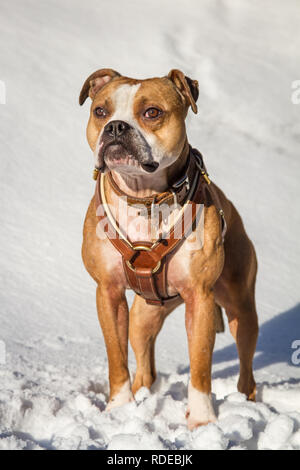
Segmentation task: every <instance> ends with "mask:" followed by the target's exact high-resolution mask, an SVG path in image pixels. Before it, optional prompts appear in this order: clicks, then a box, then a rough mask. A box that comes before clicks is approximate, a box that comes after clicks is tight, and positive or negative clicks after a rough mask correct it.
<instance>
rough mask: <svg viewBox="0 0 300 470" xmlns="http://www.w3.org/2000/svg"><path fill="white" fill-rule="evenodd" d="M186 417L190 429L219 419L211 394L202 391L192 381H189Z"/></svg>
mask: <svg viewBox="0 0 300 470" xmlns="http://www.w3.org/2000/svg"><path fill="white" fill-rule="evenodd" d="M185 417H186V419H187V426H188V428H189V430H190V431H192V430H193V429H195V428H197V427H198V426H204V425H206V424H208V423H214V422H215V421H216V420H217V418H216V415H215V412H214V409H213V405H212V399H211V395H210V394H207V393H203V392H200V391H199V390H197V389H195V388H194V387H193V386H192V384H191V383H189V394H188V408H187V412H186V415H185Z"/></svg>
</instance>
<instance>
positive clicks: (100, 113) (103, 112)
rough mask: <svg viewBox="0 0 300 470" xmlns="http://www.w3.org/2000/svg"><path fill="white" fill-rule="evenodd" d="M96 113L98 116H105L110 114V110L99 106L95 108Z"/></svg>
mask: <svg viewBox="0 0 300 470" xmlns="http://www.w3.org/2000/svg"><path fill="white" fill-rule="evenodd" d="M94 114H95V116H96V117H100V118H104V117H106V116H107V115H108V112H107V111H106V109H104V108H101V107H100V106H98V107H97V108H95V109H94Z"/></svg>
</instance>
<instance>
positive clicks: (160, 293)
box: [95, 148, 223, 305]
mask: <svg viewBox="0 0 300 470" xmlns="http://www.w3.org/2000/svg"><path fill="white" fill-rule="evenodd" d="M192 175H193V176H192ZM100 178H104V175H102V176H101V175H100V174H99V175H98V179H97V185H96V194H95V197H96V206H97V208H98V206H99V205H100V207H102V209H104V210H102V213H101V214H99V213H98V214H97V216H98V219H99V222H100V224H101V225H102V228H103V230H104V231H105V233H106V235H107V237H108V238H109V240H110V241H111V243H112V244H113V245H114V247H115V248H116V249H117V250H118V251H119V253H120V254H121V255H122V259H123V267H124V272H125V275H126V278H127V281H128V284H129V285H130V287H131V288H132V289H133V290H134V291H135V292H136V293H137V294H138V295H141V296H142V297H143V298H144V299H145V300H146V301H147V303H151V304H155V305H162V304H164V303H165V302H167V301H170V300H174V299H175V298H176V297H178V295H175V296H169V295H168V292H167V278H166V265H167V261H166V260H167V256H168V255H170V254H171V253H172V252H173V251H174V250H175V249H176V248H177V247H178V246H179V244H180V243H181V242H182V241H183V240H184V238H185V237H186V236H187V234H188V233H189V231H191V230H192V228H193V226H194V224H195V222H196V221H197V216H198V214H199V211H200V209H201V203H203V202H204V201H205V199H206V197H205V191H208V192H209V194H210V195H211V197H212V199H213V201H214V204H215V205H216V208H217V210H218V211H219V213H220V215H222V212H223V211H222V210H221V208H220V205H219V202H220V201H219V198H218V196H217V194H216V191H215V190H214V188H213V187H212V185H211V184H210V181H209V179H208V175H207V172H206V169H205V167H204V164H203V159H202V156H201V154H200V153H199V152H198V151H197V150H195V149H191V148H190V157H189V165H188V168H187V174H186V175H185V178H184V180H185V181H187V186H188V185H191V186H192V188H194V189H193V191H192V194H191V195H190V200H189V201H186V203H185V206H184V208H183V209H182V211H183V214H182V215H181V217H180V218H178V220H177V222H176V223H175V224H174V226H172V227H171V229H170V231H169V233H168V234H167V236H162V237H161V239H159V240H157V241H156V242H155V243H151V242H148V241H143V242H131V241H130V240H128V239H126V238H123V237H122V236H120V233H121V232H120V231H119V230H118V229H119V227H118V226H117V222H116V221H114V222H115V225H116V226H117V230H116V227H114V226H113V223H112V220H111V218H110V217H108V210H106V208H105V204H104V205H103V203H104V202H105V201H103V200H102V195H101V188H100ZM109 182H110V183H111V182H112V179H111V178H110V179H109ZM113 184H114V185H115V182H114V183H113ZM114 189H115V188H114ZM119 191H120V190H119ZM123 194H124V193H123ZM167 194H170V192H165V193H162V195H156V197H157V198H158V200H159V201H162V200H167V198H168V197H169V195H168V196H167ZM182 194H183V192H182ZM134 199H135V200H137V199H139V203H140V202H141V199H142V198H141V199H140V198H134ZM145 199H149V200H150V199H151V198H143V200H144V204H145V205H146V206H147V204H148V201H145ZM134 203H135V204H136V202H135V201H134ZM151 204H153V198H152V200H151ZM188 211H189V214H188V215H189V217H185V216H186V213H187V212H188ZM186 220H188V227H184V223H185V222H186Z"/></svg>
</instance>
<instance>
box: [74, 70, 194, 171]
mask: <svg viewBox="0 0 300 470" xmlns="http://www.w3.org/2000/svg"><path fill="white" fill-rule="evenodd" d="M198 94H199V92H198V82H197V81H195V80H191V79H190V78H189V77H186V76H185V75H184V74H183V72H181V71H180V70H171V71H170V73H169V74H168V76H166V77H162V78H150V79H146V80H135V79H132V78H128V77H123V76H121V75H120V74H119V73H118V72H116V71H114V70H112V69H101V70H98V71H97V72H95V73H93V74H92V75H90V76H89V77H88V78H87V80H86V81H85V83H84V85H83V87H82V90H81V93H80V97H79V103H80V105H82V104H83V103H84V102H85V100H86V99H87V97H88V96H89V97H90V98H91V99H92V105H91V112H90V118H89V122H88V126H87V139H88V142H89V145H90V147H91V149H92V150H93V152H94V155H95V166H96V167H97V168H98V169H99V170H101V171H105V170H116V171H119V172H126V173H132V174H142V173H144V174H145V173H153V172H155V171H156V170H157V169H158V168H160V169H162V168H164V167H167V166H169V165H171V164H172V163H173V162H174V161H175V160H176V159H177V158H178V157H179V156H180V154H181V152H182V150H183V146H184V143H185V140H186V130H185V118H186V115H187V111H188V108H189V106H191V108H192V110H193V111H194V113H196V112H197V105H196V101H197V98H198Z"/></svg>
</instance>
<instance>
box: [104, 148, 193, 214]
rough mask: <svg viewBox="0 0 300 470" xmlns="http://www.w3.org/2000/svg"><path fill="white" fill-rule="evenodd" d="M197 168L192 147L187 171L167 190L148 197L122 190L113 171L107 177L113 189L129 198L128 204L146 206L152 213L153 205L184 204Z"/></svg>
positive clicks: (119, 194)
mask: <svg viewBox="0 0 300 470" xmlns="http://www.w3.org/2000/svg"><path fill="white" fill-rule="evenodd" d="M195 170H196V165H195V159H194V158H191V148H190V151H189V155H188V161H187V165H186V168H185V171H184V172H183V175H182V176H181V177H180V178H179V179H178V180H177V181H176V182H175V183H174V184H173V185H172V186H170V187H169V188H168V189H167V190H166V191H164V192H162V193H155V194H153V195H151V196H147V197H135V196H129V195H128V194H126V193H125V192H124V191H122V190H121V189H120V188H119V186H118V185H117V183H116V182H115V180H114V179H113V176H112V174H111V172H109V173H107V179H108V182H109V184H110V186H111V188H112V190H113V191H114V192H115V193H116V194H117V195H118V196H123V197H126V198H127V201H126V202H127V204H128V205H130V206H140V205H142V206H145V208H146V209H147V212H148V213H150V212H151V208H152V207H153V206H156V207H157V206H159V205H161V204H168V205H169V206H171V205H172V204H176V203H177V204H180V205H183V204H184V202H185V200H186V197H187V195H188V193H189V189H190V186H191V184H192V182H193V179H194V177H195V173H196V171H195Z"/></svg>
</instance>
